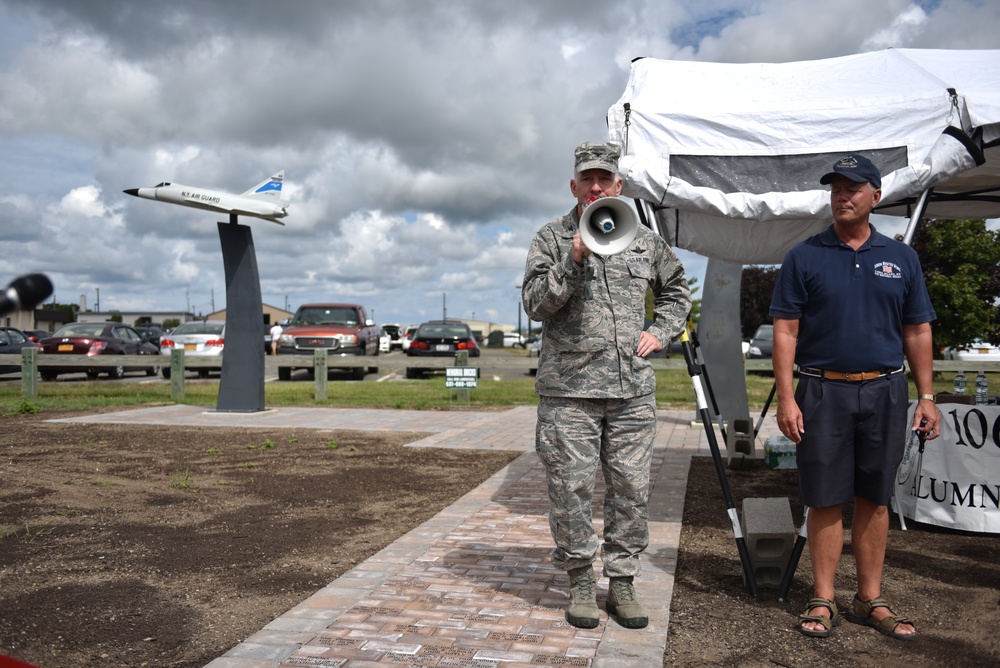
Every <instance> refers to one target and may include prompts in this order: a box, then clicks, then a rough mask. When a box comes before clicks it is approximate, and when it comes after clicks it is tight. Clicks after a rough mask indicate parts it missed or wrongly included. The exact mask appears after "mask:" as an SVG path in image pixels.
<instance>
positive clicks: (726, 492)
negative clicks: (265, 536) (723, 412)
mask: <svg viewBox="0 0 1000 668" xmlns="http://www.w3.org/2000/svg"><path fill="white" fill-rule="evenodd" d="M680 343H681V348H683V350H684V360H685V361H686V362H687V370H688V375H690V376H691V383H692V385H693V386H694V395H695V399H696V402H697V405H698V414H699V415H700V416H701V421H702V424H704V425H705V435H706V436H707V437H708V447H709V448H710V449H711V451H712V460H713V462H714V463H715V472H716V474H717V475H718V476H719V484H720V485H721V486H722V496H723V497H724V499H725V501H726V512H727V514H728V515H729V521H730V523H731V524H732V526H733V536H734V537H735V538H736V550H737V551H738V552H739V554H740V564H741V565H742V567H743V579H744V580H746V583H747V589H749V591H750V595H751V596H753V597H754V598H755V599H757V600H760V593H759V592H758V591H757V580H756V578H755V577H754V572H753V566H752V565H751V564H750V552H749V551H748V550H747V542H746V538H744V536H743V529H742V528H741V527H740V518H739V515H738V513H737V512H736V504H735V503H733V493H732V490H730V488H729V480H728V479H727V478H726V469H725V467H724V466H723V464H722V454H721V453H720V452H719V442H718V441H717V440H716V437H715V428H714V426H713V423H712V418H711V416H710V415H709V413H708V405H707V403H706V401H705V391H704V389H703V388H702V384H701V367H700V366H699V365H698V364H697V363H696V362H695V356H694V351H693V350H692V347H691V340H690V338H689V337H688V328H687V327H685V328H684V331H683V332H682V333H681V336H680Z"/></svg>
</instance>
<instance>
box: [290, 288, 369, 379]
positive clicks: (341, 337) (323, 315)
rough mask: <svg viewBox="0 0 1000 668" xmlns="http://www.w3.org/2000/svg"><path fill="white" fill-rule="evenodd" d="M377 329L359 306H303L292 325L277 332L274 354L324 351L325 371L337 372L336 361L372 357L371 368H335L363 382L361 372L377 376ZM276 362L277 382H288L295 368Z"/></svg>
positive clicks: (293, 319) (325, 304)
mask: <svg viewBox="0 0 1000 668" xmlns="http://www.w3.org/2000/svg"><path fill="white" fill-rule="evenodd" d="M378 339H379V328H378V327H377V326H376V325H375V322H374V321H373V320H372V319H371V318H369V317H368V313H367V312H366V311H365V309H364V307H363V306H361V305H360V304H327V303H319V304H303V305H302V306H300V307H299V308H298V310H297V311H296V312H295V315H294V316H293V317H292V322H291V323H290V324H289V325H288V327H285V329H284V331H282V332H281V339H280V340H279V342H278V355H279V356H280V355H300V356H301V355H313V354H314V353H315V351H316V350H317V349H325V350H326V352H327V369H328V370H334V369H337V368H338V367H337V364H336V358H338V357H347V356H349V355H351V356H371V357H375V359H374V360H372V361H373V362H374V364H372V366H348V367H339V368H342V369H344V370H348V371H350V372H351V374H352V377H353V378H354V380H364V379H365V372H366V371H367V372H368V373H378V366H375V364H377V363H378V353H379V340H378ZM296 368H299V369H303V368H304V369H308V370H309V371H310V372H311V371H312V366H307V367H302V366H299V367H290V366H285V364H284V363H283V362H282V361H281V360H279V365H278V380H291V377H292V372H293V371H294V370H295V369H296Z"/></svg>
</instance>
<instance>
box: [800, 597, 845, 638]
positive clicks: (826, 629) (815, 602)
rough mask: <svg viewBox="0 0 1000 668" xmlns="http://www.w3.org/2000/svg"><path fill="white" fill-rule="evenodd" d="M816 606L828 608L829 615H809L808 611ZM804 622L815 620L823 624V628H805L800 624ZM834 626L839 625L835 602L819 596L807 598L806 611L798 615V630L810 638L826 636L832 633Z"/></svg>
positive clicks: (838, 614)
mask: <svg viewBox="0 0 1000 668" xmlns="http://www.w3.org/2000/svg"><path fill="white" fill-rule="evenodd" d="M816 608H827V609H828V610H830V616H829V617H827V616H826V615H810V614H809V613H810V612H811V611H812V610H815V609H816ZM804 622H816V623H817V624H821V625H822V626H823V630H822V631H816V630H814V629H807V628H805V627H804V626H802V624H803V623H804ZM835 626H840V612H839V611H838V610H837V604H836V603H834V602H833V601H829V600H827V599H825V598H821V597H819V596H816V597H815V598H811V599H809V603H807V604H806V611H805V612H803V613H802V614H801V615H799V622H798V627H799V632H800V633H802V635H804V636H809V637H810V638H826V637H828V636H829V635H830V634H831V633H833V628H834V627H835Z"/></svg>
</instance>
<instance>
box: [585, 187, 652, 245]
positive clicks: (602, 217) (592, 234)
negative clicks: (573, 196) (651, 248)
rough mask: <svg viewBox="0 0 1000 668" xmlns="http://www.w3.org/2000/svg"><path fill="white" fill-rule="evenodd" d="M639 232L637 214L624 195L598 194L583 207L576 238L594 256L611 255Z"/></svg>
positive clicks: (628, 243)
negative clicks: (578, 233)
mask: <svg viewBox="0 0 1000 668" xmlns="http://www.w3.org/2000/svg"><path fill="white" fill-rule="evenodd" d="M638 233H639V216H637V215H636V213H635V209H633V208H632V205H631V204H629V203H628V200H627V199H625V198H624V197H602V198H600V199H598V200H595V201H594V202H593V203H592V204H590V205H589V206H587V208H586V209H584V210H583V215H581V216H580V240H581V241H583V244H584V245H585V246H586V247H587V248H589V249H590V251H591V252H592V253H597V254H598V255H615V254H616V253H621V252H622V251H623V250H625V249H626V248H628V247H629V245H630V244H631V243H632V241H633V240H634V239H635V235H636V234H638Z"/></svg>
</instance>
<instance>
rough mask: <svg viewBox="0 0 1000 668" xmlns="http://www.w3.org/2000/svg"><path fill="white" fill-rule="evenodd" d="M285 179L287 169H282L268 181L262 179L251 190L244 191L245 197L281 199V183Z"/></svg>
mask: <svg viewBox="0 0 1000 668" xmlns="http://www.w3.org/2000/svg"><path fill="white" fill-rule="evenodd" d="M284 180H285V170H281V171H280V172H278V173H277V174H275V175H274V176H272V177H271V178H269V179H267V180H266V181H261V182H260V183H258V184H257V185H255V186H254V187H253V188H251V189H250V190H248V191H246V192H245V193H243V197H252V198H255V199H267V200H280V199H281V183H282V182H283V181H284Z"/></svg>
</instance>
